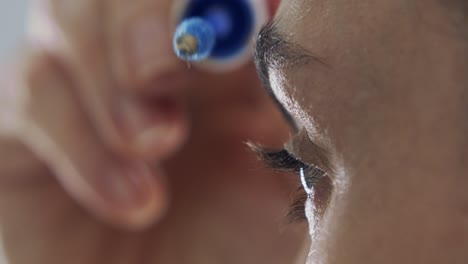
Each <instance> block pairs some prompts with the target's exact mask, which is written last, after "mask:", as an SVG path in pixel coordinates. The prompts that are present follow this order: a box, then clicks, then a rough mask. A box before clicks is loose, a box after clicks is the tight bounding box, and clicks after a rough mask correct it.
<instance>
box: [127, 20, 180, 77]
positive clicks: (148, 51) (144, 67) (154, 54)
mask: <svg viewBox="0 0 468 264" xmlns="http://www.w3.org/2000/svg"><path fill="white" fill-rule="evenodd" d="M128 34H129V35H130V36H129V38H128V39H129V41H130V45H129V48H130V50H129V55H130V56H129V63H130V67H131V69H134V71H135V74H136V76H137V78H140V79H147V78H151V77H152V76H153V75H154V74H156V73H157V72H158V71H165V70H167V71H169V70H170V68H171V67H174V65H176V64H177V58H176V57H175V55H174V54H173V50H172V45H171V34H170V32H169V24H168V21H166V19H162V18H158V17H155V16H146V17H140V18H138V19H137V20H135V21H134V22H133V24H132V25H131V26H130V29H129V33H128Z"/></svg>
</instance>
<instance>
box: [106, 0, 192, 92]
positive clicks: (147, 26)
mask: <svg viewBox="0 0 468 264" xmlns="http://www.w3.org/2000/svg"><path fill="white" fill-rule="evenodd" d="M104 1H105V8H106V10H107V14H108V16H107V17H106V19H107V20H106V31H107V32H108V36H109V44H110V46H109V49H110V52H111V57H110V58H111V64H112V65H113V69H114V71H115V76H117V78H119V80H120V81H121V82H122V83H125V84H127V85H126V87H125V88H129V89H148V88H149V87H148V86H146V85H144V84H145V82H148V81H149V80H153V81H156V82H158V83H160V84H161V85H160V86H170V87H151V88H150V89H156V90H162V89H163V90H166V91H167V90H169V89H172V90H174V89H180V87H181V86H184V84H187V82H188V78H186V76H185V73H187V71H184V69H186V68H187V67H186V65H184V64H183V63H181V62H180V60H179V59H178V58H177V57H176V55H175V53H174V51H173V48H172V31H173V28H174V26H175V25H174V24H175V23H174V21H173V20H174V16H173V15H172V12H171V10H172V7H173V6H174V1H167V0H163V1H151V0H137V1H125V0H104ZM175 75H177V78H176V76H175ZM169 80H170V81H169ZM142 84H143V85H142Z"/></svg>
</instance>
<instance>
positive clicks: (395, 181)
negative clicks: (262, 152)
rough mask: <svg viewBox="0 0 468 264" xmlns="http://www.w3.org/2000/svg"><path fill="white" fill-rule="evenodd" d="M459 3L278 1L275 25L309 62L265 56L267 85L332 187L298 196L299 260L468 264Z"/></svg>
mask: <svg viewBox="0 0 468 264" xmlns="http://www.w3.org/2000/svg"><path fill="white" fill-rule="evenodd" d="M467 6H468V5H467V4H466V3H465V1H436V0H428V1H417V0H359V1H358V0H329V1H321V0H287V1H283V3H282V5H281V6H280V10H279V13H278V15H277V18H276V23H275V28H276V30H277V32H278V33H279V34H280V35H282V37H284V39H285V40H286V41H288V42H290V43H293V45H295V46H296V47H300V48H301V49H302V50H304V51H305V52H307V53H308V54H310V55H312V56H313V57H314V58H316V60H308V61H307V62H306V63H302V64H301V65H300V66H297V65H296V66H294V64H295V62H290V61H289V62H285V61H282V60H280V59H277V60H276V61H275V60H274V59H273V60H272V61H270V64H269V66H268V73H269V81H270V83H271V86H272V87H271V88H272V90H273V92H274V94H275V95H276V97H277V98H278V100H279V101H280V102H281V103H282V105H283V106H284V107H285V108H286V110H287V111H288V112H289V113H290V114H291V115H292V116H293V117H294V118H295V119H296V120H298V123H299V127H300V128H301V130H302V131H303V132H302V133H301V135H300V136H297V137H295V138H294V139H293V142H292V144H290V146H292V147H289V150H290V151H291V152H293V153H294V154H295V155H296V156H298V157H300V158H301V159H302V160H304V161H306V162H309V163H311V164H317V163H320V161H317V153H316V152H315V149H316V147H311V146H319V148H320V149H321V150H323V151H322V152H323V153H322V154H323V155H324V156H325V158H326V159H327V160H328V163H329V164H330V166H329V167H328V168H322V169H324V170H326V171H327V174H328V178H329V179H330V182H331V184H330V185H323V184H322V185H320V184H319V185H317V186H316V191H320V190H317V188H330V189H333V191H332V192H331V195H330V197H327V200H328V201H329V202H328V205H327V208H326V210H325V211H324V212H322V213H321V214H317V212H316V210H315V209H314V208H315V207H316V206H314V199H312V198H309V201H308V202H307V205H306V214H307V216H308V220H309V225H310V228H311V231H310V233H311V235H312V244H311V250H310V253H309V257H308V263H323V264H328V263H346V264H353V263H360V264H362V263H382V264H383V263H426V264H428V263H468V191H467V189H468V177H467V172H468V167H467V166H468V165H467V164H468V163H467V161H468V160H467V151H466V149H467V143H468V140H467V138H468V137H467V136H466V135H467V128H468V123H467V113H468V112H467V110H468V108H467V105H468V104H467V103H468V102H467V98H468V97H467V95H468V93H467V91H468V89H467V88H466V84H467V83H468V74H467V73H468V30H467V28H468V19H467V16H466V15H467V13H466V11H467V9H466V8H467ZM296 63H297V62H296ZM312 142H313V143H312ZM331 186H333V187H331ZM311 197H312V196H311ZM314 197H315V196H314Z"/></svg>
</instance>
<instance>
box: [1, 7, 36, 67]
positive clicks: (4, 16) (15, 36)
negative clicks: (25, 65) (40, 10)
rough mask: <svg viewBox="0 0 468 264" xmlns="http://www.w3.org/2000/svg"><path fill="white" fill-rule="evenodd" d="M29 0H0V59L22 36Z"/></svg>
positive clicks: (5, 55)
mask: <svg viewBox="0 0 468 264" xmlns="http://www.w3.org/2000/svg"><path fill="white" fill-rule="evenodd" d="M29 1H30V0H0V18H1V23H0V32H1V35H0V59H3V58H5V57H7V56H8V54H10V52H11V51H12V49H14V47H15V45H18V43H19V42H20V41H19V40H20V39H21V38H22V37H23V36H24V34H23V32H24V27H25V16H26V13H27V6H28V3H29Z"/></svg>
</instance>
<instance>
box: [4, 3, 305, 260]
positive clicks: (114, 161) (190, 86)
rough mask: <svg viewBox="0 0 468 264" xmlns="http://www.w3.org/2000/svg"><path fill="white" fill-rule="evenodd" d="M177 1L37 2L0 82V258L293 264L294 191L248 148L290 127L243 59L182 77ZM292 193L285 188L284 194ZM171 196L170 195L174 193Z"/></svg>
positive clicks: (296, 239)
mask: <svg viewBox="0 0 468 264" xmlns="http://www.w3.org/2000/svg"><path fill="white" fill-rule="evenodd" d="M172 5H173V4H172V1H166V0H157V1H147V0H138V1H112V2H111V1H98V0H82V1H74V0H60V1H59V0H50V1H38V2H37V5H36V7H35V9H34V12H33V14H34V15H33V19H32V20H31V23H32V25H31V26H32V38H31V41H30V43H28V45H27V47H26V48H25V49H24V50H22V51H21V55H20V56H19V57H18V58H17V59H15V60H13V62H14V63H11V64H6V67H5V69H6V71H2V85H1V86H0V93H1V96H0V134H1V135H2V137H1V139H0V232H1V238H2V241H3V244H4V249H5V262H6V263H12V264H17V263H39V264H40V263H47V264H51V263H52V264H54V263H80V264H81V263H289V262H291V261H292V259H293V258H294V256H295V255H296V253H297V249H298V248H299V246H300V244H301V242H302V235H303V234H304V233H305V232H300V233H294V232H292V231H288V230H289V228H286V230H282V231H281V232H280V230H279V228H280V226H279V225H280V224H281V218H282V217H284V215H285V210H286V206H287V203H288V202H289V199H290V193H291V191H293V190H294V188H295V187H296V186H294V184H291V183H290V181H289V180H288V179H287V178H281V177H275V176H272V175H270V172H269V171H267V170H264V169H262V167H261V166H260V165H258V164H256V162H255V157H253V155H252V154H250V153H249V152H248V150H247V149H246V148H245V146H244V145H243V142H245V141H247V140H253V141H260V142H262V143H264V144H266V145H272V144H278V143H279V142H281V141H282V139H284V138H285V137H286V136H287V134H288V132H287V128H286V126H285V125H284V124H283V121H282V120H281V118H280V117H279V115H278V113H277V112H276V111H275V110H274V107H273V106H272V105H271V103H270V100H269V99H268V98H267V97H266V96H265V95H264V93H263V91H262V90H261V88H260V86H259V84H258V82H257V80H256V75H255V73H254V69H253V67H252V66H248V67H245V68H244V69H241V70H239V71H238V72H235V73H232V74H229V75H209V74H204V73H201V72H198V71H196V70H195V69H191V70H189V69H188V68H187V67H186V65H185V64H183V63H180V62H179V61H178V60H177V59H176V58H175V57H174V56H173V55H172V50H171V42H170V41H171V36H170V32H172V31H171V30H172V28H173V26H174V23H173V21H171V17H172V12H171V8H172ZM291 185H293V186H291ZM169 199H170V200H169Z"/></svg>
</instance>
